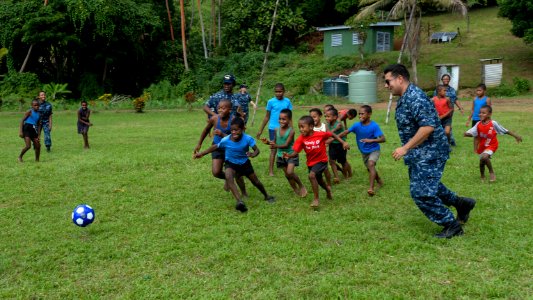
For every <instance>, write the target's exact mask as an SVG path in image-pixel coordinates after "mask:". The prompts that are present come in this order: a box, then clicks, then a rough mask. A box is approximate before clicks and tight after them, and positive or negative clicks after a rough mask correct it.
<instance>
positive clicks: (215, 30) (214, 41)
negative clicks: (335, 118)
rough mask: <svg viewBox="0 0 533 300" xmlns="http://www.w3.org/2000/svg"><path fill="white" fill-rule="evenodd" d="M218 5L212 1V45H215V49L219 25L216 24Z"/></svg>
mask: <svg viewBox="0 0 533 300" xmlns="http://www.w3.org/2000/svg"><path fill="white" fill-rule="evenodd" d="M215 9H216V4H215V0H211V37H212V38H211V45H213V48H215V47H216V46H217V38H216V36H217V24H216V18H217V15H216V12H215Z"/></svg>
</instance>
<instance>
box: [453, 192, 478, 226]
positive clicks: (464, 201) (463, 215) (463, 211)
mask: <svg viewBox="0 0 533 300" xmlns="http://www.w3.org/2000/svg"><path fill="white" fill-rule="evenodd" d="M458 198H459V199H458V200H457V205H456V206H455V208H456V209H457V221H458V222H459V223H460V224H465V223H466V222H467V221H468V218H469V217H470V211H471V210H472V209H474V206H476V200H474V199H471V198H466V197H458Z"/></svg>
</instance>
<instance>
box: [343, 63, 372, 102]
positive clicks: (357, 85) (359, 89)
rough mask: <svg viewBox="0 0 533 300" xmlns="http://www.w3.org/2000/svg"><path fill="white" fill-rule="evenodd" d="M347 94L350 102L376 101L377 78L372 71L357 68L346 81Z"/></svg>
mask: <svg viewBox="0 0 533 300" xmlns="http://www.w3.org/2000/svg"><path fill="white" fill-rule="evenodd" d="M348 89H349V95H348V100H349V101H350V102H351V103H376V102H378V97H377V78H376V73H374V72H373V71H367V70H359V71H357V72H352V74H350V78H349V81H348Z"/></svg>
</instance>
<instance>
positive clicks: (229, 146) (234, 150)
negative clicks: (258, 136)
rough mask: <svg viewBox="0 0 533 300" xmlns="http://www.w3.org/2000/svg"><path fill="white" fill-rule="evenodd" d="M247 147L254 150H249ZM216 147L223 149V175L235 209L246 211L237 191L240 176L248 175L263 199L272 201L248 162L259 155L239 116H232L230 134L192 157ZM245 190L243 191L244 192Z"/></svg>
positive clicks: (197, 156) (213, 149)
mask: <svg viewBox="0 0 533 300" xmlns="http://www.w3.org/2000/svg"><path fill="white" fill-rule="evenodd" d="M249 148H252V149H253V150H254V151H253V152H249V151H248V150H249ZM217 149H224V150H225V163H224V167H225V172H224V174H225V177H226V182H227V184H228V187H229V189H230V190H231V193H232V194H233V196H234V197H235V200H236V201H237V204H236V206H235V209H236V210H238V211H240V212H246V211H248V208H247V207H246V204H245V203H244V201H243V196H242V195H241V194H240V193H239V190H238V189H237V185H236V184H235V180H238V179H239V178H242V176H246V177H248V179H250V181H251V182H252V184H253V185H254V186H255V187H256V188H257V189H258V190H259V191H260V192H261V193H262V194H263V196H264V197H265V200H266V201H268V202H270V203H272V202H274V200H275V199H274V197H273V196H271V195H268V193H267V191H266V190H265V187H264V186H263V184H262V183H261V181H259V178H257V175H255V171H254V168H253V167H252V163H251V162H250V159H249V158H251V157H256V156H257V155H259V148H257V145H256V143H255V140H254V138H252V137H251V136H250V135H248V134H246V133H244V121H243V120H242V119H241V118H234V119H233V120H232V121H231V134H230V135H228V136H225V137H224V138H222V140H221V141H220V142H219V143H218V144H213V145H211V147H209V148H208V149H206V150H205V151H202V152H197V153H195V154H194V158H201V157H202V156H204V155H206V154H208V153H211V152H213V151H215V150H217ZM245 193H246V191H245V190H244V191H243V194H245Z"/></svg>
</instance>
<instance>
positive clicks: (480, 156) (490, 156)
mask: <svg viewBox="0 0 533 300" xmlns="http://www.w3.org/2000/svg"><path fill="white" fill-rule="evenodd" d="M483 154H488V155H489V158H492V155H493V154H494V151H492V150H490V149H485V150H484V151H483V152H482V153H481V154H480V155H479V158H483Z"/></svg>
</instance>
